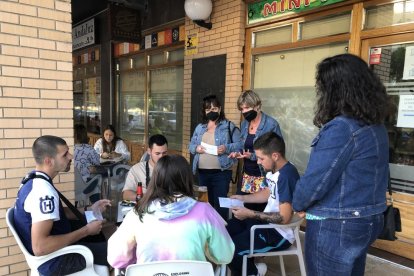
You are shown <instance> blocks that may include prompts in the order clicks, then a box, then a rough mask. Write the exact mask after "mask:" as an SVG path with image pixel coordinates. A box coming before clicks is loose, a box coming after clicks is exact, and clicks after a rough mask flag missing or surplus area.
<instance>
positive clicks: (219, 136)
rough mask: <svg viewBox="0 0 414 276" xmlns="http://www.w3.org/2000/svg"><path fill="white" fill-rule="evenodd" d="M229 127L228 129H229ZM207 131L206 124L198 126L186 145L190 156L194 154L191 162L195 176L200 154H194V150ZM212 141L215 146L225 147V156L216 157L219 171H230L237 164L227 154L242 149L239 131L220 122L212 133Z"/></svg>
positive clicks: (224, 121) (228, 122)
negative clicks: (219, 167) (231, 139)
mask: <svg viewBox="0 0 414 276" xmlns="http://www.w3.org/2000/svg"><path fill="white" fill-rule="evenodd" d="M229 127H230V129H229ZM233 130H234V131H233ZM206 131H207V124H199V125H198V126H197V127H196V129H195V130H194V134H193V137H191V141H190V144H189V145H188V149H189V151H190V153H191V154H194V160H193V173H194V174H195V172H196V170H197V167H198V161H199V160H200V154H199V153H196V148H197V146H199V145H200V144H201V141H202V138H203V135H204V133H206ZM231 133H233V135H232V138H233V143H231V141H230V136H229V135H230V134H231ZM214 139H215V145H216V146H220V145H225V146H226V152H225V154H221V155H219V156H218V160H219V163H220V166H221V170H223V171H224V170H227V169H230V168H231V167H232V166H233V164H234V163H236V162H237V159H231V158H229V157H228V154H229V153H231V152H235V151H240V150H241V149H242V147H243V144H242V142H241V140H240V130H239V129H238V128H236V126H235V125H234V124H233V123H232V122H230V121H228V120H222V121H220V122H219V123H218V125H217V126H216V130H215V132H214Z"/></svg>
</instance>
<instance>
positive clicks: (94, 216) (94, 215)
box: [85, 211, 103, 223]
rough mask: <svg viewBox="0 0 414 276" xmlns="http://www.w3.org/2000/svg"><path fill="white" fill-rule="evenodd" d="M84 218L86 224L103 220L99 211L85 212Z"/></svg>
mask: <svg viewBox="0 0 414 276" xmlns="http://www.w3.org/2000/svg"><path fill="white" fill-rule="evenodd" d="M85 217H86V221H87V222H88V223H89V222H92V221H95V220H103V217H102V213H101V212H99V211H97V212H94V211H85Z"/></svg>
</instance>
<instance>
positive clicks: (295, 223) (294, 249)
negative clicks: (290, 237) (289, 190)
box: [242, 214, 306, 276]
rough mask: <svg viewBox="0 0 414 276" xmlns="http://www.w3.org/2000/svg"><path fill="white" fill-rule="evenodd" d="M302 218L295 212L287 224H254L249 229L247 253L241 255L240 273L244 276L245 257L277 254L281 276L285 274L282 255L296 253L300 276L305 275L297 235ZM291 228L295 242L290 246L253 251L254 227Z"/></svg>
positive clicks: (245, 268)
mask: <svg viewBox="0 0 414 276" xmlns="http://www.w3.org/2000/svg"><path fill="white" fill-rule="evenodd" d="M303 220H304V218H300V217H299V216H297V215H296V214H295V215H294V216H293V217H292V220H291V222H290V223H289V224H265V225H254V226H252V228H251V229H250V249H249V254H247V255H244V256H243V267H242V271H243V273H242V275H243V276H246V271H247V258H254V257H268V256H279V261H280V270H281V273H282V276H286V272H285V264H284V262H283V256H285V255H296V256H298V260H299V267H300V274H301V275H302V276H306V270H305V261H304V259H303V253H302V246H301V242H300V237H299V227H300V225H301V223H302V222H303ZM276 227H277V228H291V229H292V230H293V233H294V236H295V242H294V243H293V244H292V246H291V247H289V248H288V249H285V250H281V251H271V252H264V253H254V237H255V236H254V233H255V231H256V229H264V228H276Z"/></svg>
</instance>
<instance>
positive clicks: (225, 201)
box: [219, 197, 244, 208]
mask: <svg viewBox="0 0 414 276" xmlns="http://www.w3.org/2000/svg"><path fill="white" fill-rule="evenodd" d="M219 203H220V207H221V208H234V207H244V204H243V201H241V200H239V199H235V198H227V197H219Z"/></svg>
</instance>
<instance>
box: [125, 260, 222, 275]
mask: <svg viewBox="0 0 414 276" xmlns="http://www.w3.org/2000/svg"><path fill="white" fill-rule="evenodd" d="M136 275H145V276H155V275H188V276H214V272H213V265H212V264H211V263H209V262H204V261H184V260H169V261H157V262H150V263H144V264H134V265H130V266H128V267H127V269H126V273H125V276H136Z"/></svg>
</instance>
